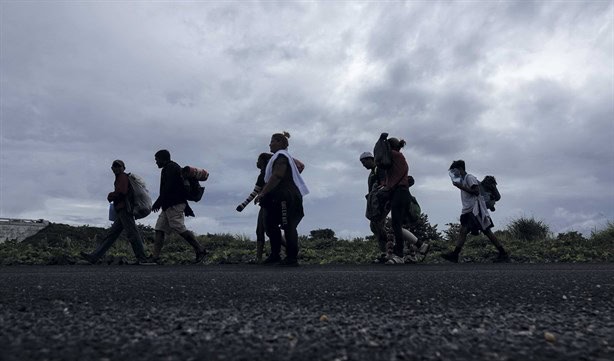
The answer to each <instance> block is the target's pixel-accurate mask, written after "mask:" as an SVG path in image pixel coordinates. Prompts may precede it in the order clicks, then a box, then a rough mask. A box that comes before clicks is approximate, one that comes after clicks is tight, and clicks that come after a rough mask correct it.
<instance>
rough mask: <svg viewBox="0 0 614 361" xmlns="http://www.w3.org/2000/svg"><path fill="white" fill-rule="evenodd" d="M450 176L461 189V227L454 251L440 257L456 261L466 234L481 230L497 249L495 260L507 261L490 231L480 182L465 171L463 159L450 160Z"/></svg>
mask: <svg viewBox="0 0 614 361" xmlns="http://www.w3.org/2000/svg"><path fill="white" fill-rule="evenodd" d="M450 176H451V177H453V178H452V184H453V185H454V186H455V187H456V188H458V189H460V191H461V203H462V206H463V209H462V211H461V217H460V223H461V229H460V237H459V238H458V241H457V242H456V248H455V249H454V251H452V252H450V253H444V254H442V255H441V257H442V258H444V259H445V260H448V261H450V262H454V263H458V257H459V255H460V253H461V250H462V249H463V245H464V244H465V241H466V240H467V234H468V233H469V232H471V234H473V235H478V234H480V232H482V233H484V235H485V236H486V237H488V239H489V240H490V242H492V244H493V245H494V246H495V247H496V248H497V250H498V251H499V256H498V257H497V258H496V259H495V262H509V255H508V254H507V252H506V251H505V249H504V248H503V245H501V242H499V240H498V239H497V237H496V236H495V235H494V233H492V230H491V228H492V227H493V226H494V224H493V222H492V219H491V218H490V215H489V213H488V209H487V208H486V203H485V202H484V197H483V196H482V195H481V194H480V182H479V181H478V180H477V178H476V177H475V176H474V175H472V174H469V173H467V172H466V170H465V161H463V160H455V161H454V162H452V165H451V166H450Z"/></svg>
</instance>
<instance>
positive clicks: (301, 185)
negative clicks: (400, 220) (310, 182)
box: [264, 149, 309, 197]
mask: <svg viewBox="0 0 614 361" xmlns="http://www.w3.org/2000/svg"><path fill="white" fill-rule="evenodd" d="M280 154H281V155H284V156H285V157H286V158H288V164H289V165H290V169H291V170H292V180H293V181H294V184H296V187H297V188H298V190H299V191H300V192H301V195H302V196H303V197H304V196H306V195H308V194H309V189H308V188H307V185H306V184H305V181H304V180H303V177H301V173H300V172H299V171H298V168H297V167H296V163H295V162H294V158H292V156H290V153H288V151H287V150H285V149H281V150H278V151H277V152H275V154H273V156H272V157H271V160H269V163H267V165H266V169H265V171H264V181H265V182H267V183H268V182H269V180H270V179H271V176H272V175H273V163H275V160H276V159H277V157H279V155H280Z"/></svg>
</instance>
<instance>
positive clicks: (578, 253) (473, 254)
mask: <svg viewBox="0 0 614 361" xmlns="http://www.w3.org/2000/svg"><path fill="white" fill-rule="evenodd" d="M533 221H535V220H533ZM523 222H524V223H523V229H525V230H527V229H528V230H535V232H536V233H539V232H542V233H541V235H542V237H540V238H535V237H526V235H525V236H523V237H519V236H518V233H517V232H516V231H515V230H514V228H513V226H508V228H507V229H505V230H502V231H497V232H495V234H496V235H497V237H498V238H499V239H500V240H501V241H502V243H503V244H504V246H505V248H506V249H507V250H508V251H509V253H510V255H511V258H512V261H513V262H518V263H553V262H614V223H612V222H609V223H608V224H607V225H606V227H604V228H603V229H601V230H599V231H594V232H593V233H592V234H591V235H590V237H584V236H583V235H582V234H580V233H578V232H567V233H560V234H558V235H557V236H554V235H552V234H551V233H550V232H549V229H548V230H547V232H546V233H545V234H546V235H545V236H543V235H544V233H543V230H544V227H541V226H545V227H547V226H546V225H545V224H543V222H541V223H539V224H538V226H539V227H534V226H535V225H531V224H528V223H530V222H531V219H528V220H527V219H524V220H523ZM527 222H528V223H527ZM535 222H540V221H535ZM513 224H514V222H512V223H510V225H513ZM429 226H430V225H429ZM139 228H140V230H141V233H142V235H143V238H144V240H145V245H146V248H147V250H148V251H151V249H153V234H154V231H153V229H152V228H151V227H148V226H139ZM431 228H432V229H431V230H432V232H430V236H429V238H428V239H429V242H431V244H432V251H431V252H430V253H429V255H428V256H427V258H426V259H425V261H424V262H425V263H443V262H445V261H443V260H442V259H441V258H440V257H439V255H440V254H441V253H442V252H447V251H449V250H452V249H453V248H454V244H455V241H456V238H455V237H457V234H458V230H459V228H460V225H458V224H457V223H452V224H448V228H447V230H444V231H443V235H440V234H439V233H438V232H436V226H433V227H431ZM105 232H106V230H105V229H103V228H98V227H89V226H80V227H72V226H68V225H63V224H50V225H49V226H48V227H47V228H45V229H44V230H43V231H41V232H39V233H38V234H37V235H35V236H33V237H30V238H28V239H26V240H24V241H23V242H15V241H7V242H5V243H2V244H0V264H1V265H65V264H80V263H83V261H82V260H81V258H80V256H79V252H80V251H86V252H91V251H92V250H93V249H94V248H95V247H96V246H97V244H98V243H99V242H100V241H101V240H102V239H103V237H104V235H105ZM331 232H332V231H331ZM331 232H328V230H316V231H312V235H311V236H309V237H307V236H301V237H300V239H299V243H300V253H299V262H300V263H304V264H367V263H371V262H372V261H373V260H374V259H375V258H376V256H377V254H378V253H379V252H378V247H377V243H376V241H375V240H374V239H373V238H372V237H367V239H363V238H355V239H352V240H347V239H337V238H336V237H335V236H334V232H332V233H331ZM314 236H315V237H314ZM324 237H325V238H324ZM198 239H199V241H200V242H201V244H203V245H204V246H205V247H206V249H207V250H208V251H209V256H208V257H207V260H206V263H209V264H234V263H250V262H253V260H254V258H255V254H256V242H254V241H251V240H249V239H246V238H245V237H242V236H235V235H232V234H206V235H201V236H198ZM268 247H269V246H268V243H267V245H265V252H266V250H268ZM282 252H283V251H282ZM496 254H497V252H496V250H495V248H494V247H493V246H492V245H491V244H490V242H489V241H488V239H487V238H486V237H484V236H482V235H480V236H476V237H472V236H469V238H468V239H467V242H466V243H465V247H464V248H463V252H462V254H461V258H462V262H473V263H489V262H492V259H493V258H495V257H496ZM193 257H194V252H193V250H192V249H191V247H190V246H189V245H188V244H187V243H186V242H185V241H183V240H182V239H181V238H180V237H178V236H171V237H169V239H168V240H167V242H166V244H165V246H164V249H163V251H162V261H163V262H164V263H165V264H189V263H191V261H192V259H193ZM134 261H135V259H134V255H133V253H132V249H131V247H130V244H129V242H128V241H127V239H126V238H125V236H124V235H122V236H121V237H120V239H119V240H118V241H117V242H116V243H115V245H114V246H113V247H112V248H111V249H110V250H109V251H108V252H107V255H106V256H105V257H104V259H102V260H101V263H103V264H126V263H131V262H134Z"/></svg>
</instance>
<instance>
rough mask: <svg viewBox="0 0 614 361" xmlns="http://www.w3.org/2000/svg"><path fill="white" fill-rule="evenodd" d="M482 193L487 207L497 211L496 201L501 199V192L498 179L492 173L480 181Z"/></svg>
mask: <svg viewBox="0 0 614 361" xmlns="http://www.w3.org/2000/svg"><path fill="white" fill-rule="evenodd" d="M480 194H481V195H482V196H483V197H484V201H485V202H486V208H488V209H490V210H491V211H493V212H494V211H495V203H496V202H498V201H499V200H500V199H501V194H500V193H499V190H498V189H497V180H496V179H495V177H493V176H491V175H487V176H486V177H484V179H482V181H481V182H480Z"/></svg>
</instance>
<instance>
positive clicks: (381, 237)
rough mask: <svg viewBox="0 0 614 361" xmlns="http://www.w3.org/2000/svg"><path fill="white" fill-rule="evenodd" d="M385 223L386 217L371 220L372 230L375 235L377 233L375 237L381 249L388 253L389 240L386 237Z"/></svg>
mask: <svg viewBox="0 0 614 361" xmlns="http://www.w3.org/2000/svg"><path fill="white" fill-rule="evenodd" d="M385 224H386V218H383V219H381V220H377V221H371V223H369V227H370V228H371V232H373V235H375V239H376V240H377V244H378V246H379V250H380V252H382V253H386V242H387V241H388V239H387V237H386V229H385Z"/></svg>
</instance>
